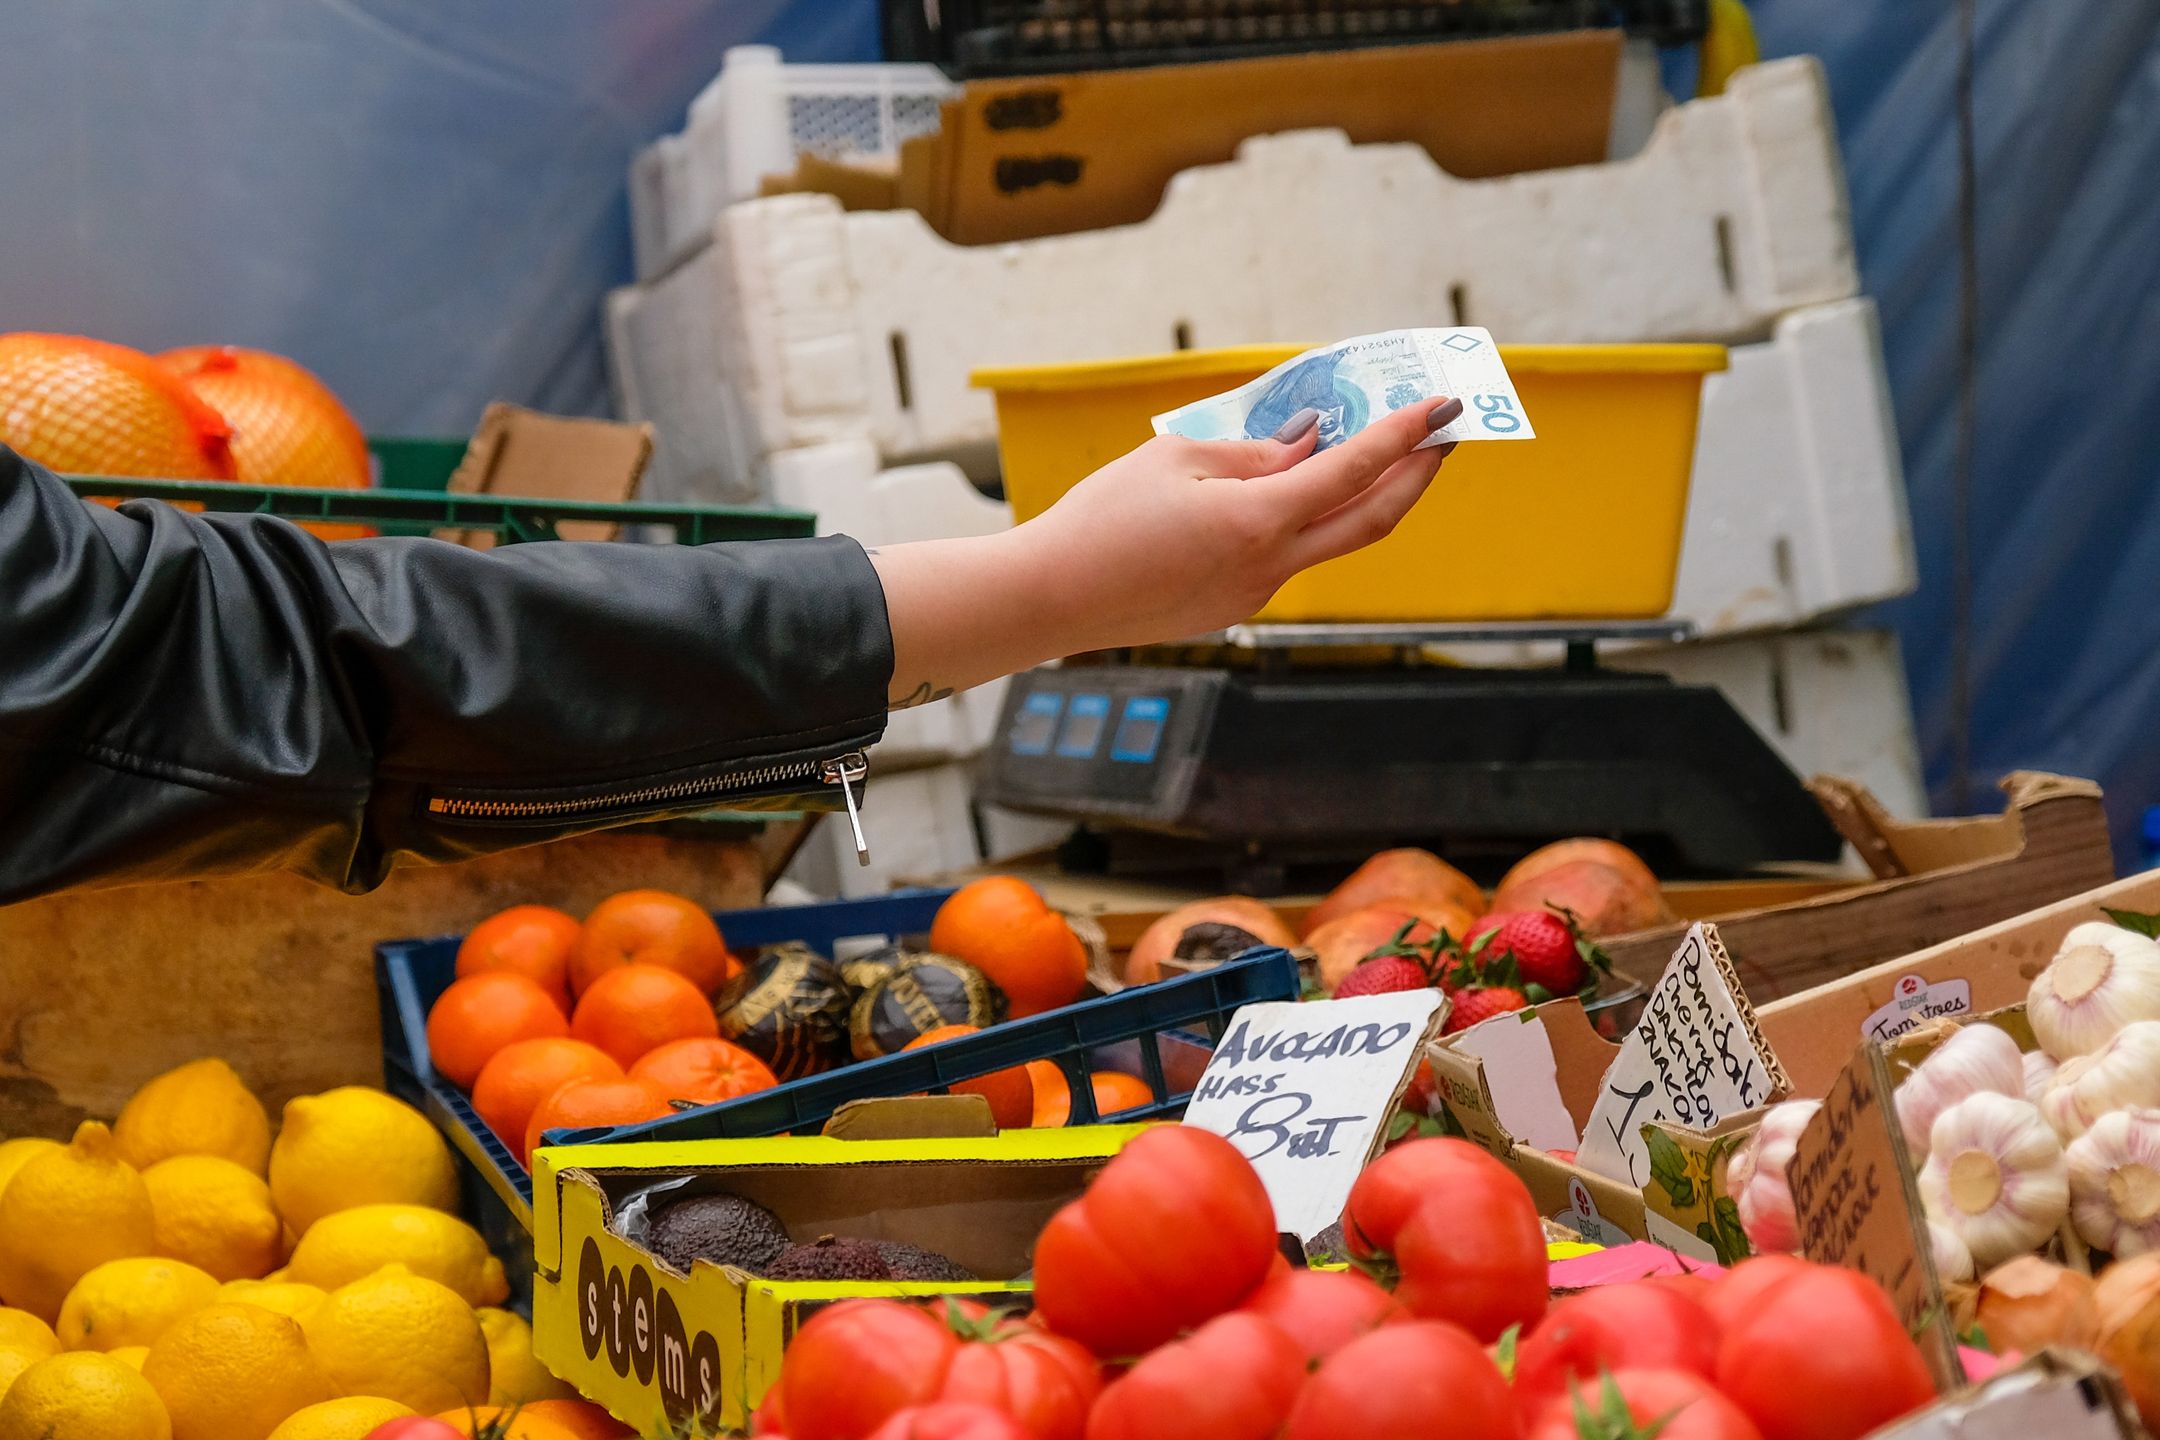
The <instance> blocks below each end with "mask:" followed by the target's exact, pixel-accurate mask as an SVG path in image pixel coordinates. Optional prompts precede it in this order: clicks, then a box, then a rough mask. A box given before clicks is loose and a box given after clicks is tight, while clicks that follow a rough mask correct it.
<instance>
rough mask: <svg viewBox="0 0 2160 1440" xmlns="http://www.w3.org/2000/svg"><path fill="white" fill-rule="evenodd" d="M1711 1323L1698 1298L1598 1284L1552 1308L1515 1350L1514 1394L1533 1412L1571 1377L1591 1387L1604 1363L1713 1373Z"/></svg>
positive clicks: (1560, 1393) (1640, 1286)
mask: <svg viewBox="0 0 2160 1440" xmlns="http://www.w3.org/2000/svg"><path fill="white" fill-rule="evenodd" d="M1717 1360H1718V1329H1717V1325H1716V1323H1715V1322H1714V1321H1712V1320H1711V1318H1710V1317H1709V1316H1708V1315H1706V1314H1704V1313H1703V1309H1702V1307H1701V1306H1700V1305H1697V1304H1696V1303H1695V1302H1694V1301H1692V1300H1688V1299H1686V1298H1684V1297H1683V1296H1681V1295H1679V1294H1678V1293H1676V1292H1674V1291H1672V1290H1668V1289H1664V1288H1662V1287H1660V1286H1656V1285H1651V1284H1648V1283H1644V1282H1638V1283H1636V1284H1632V1285H1600V1286H1598V1287H1596V1288H1595V1289H1591V1290H1585V1291H1582V1292H1581V1293H1580V1294H1576V1295H1570V1296H1568V1297H1567V1298H1566V1299H1565V1300H1562V1301H1561V1302H1560V1303H1559V1304H1557V1305H1555V1306H1553V1307H1552V1312H1551V1313H1550V1314H1548V1315H1547V1316H1546V1317H1545V1318H1544V1319H1543V1320H1540V1321H1539V1322H1538V1325H1537V1328H1536V1329H1535V1330H1532V1331H1531V1332H1530V1333H1529V1334H1528V1335H1525V1336H1524V1337H1523V1339H1522V1344H1521V1345H1520V1347H1518V1348H1517V1350H1516V1352H1515V1393H1516V1395H1517V1396H1518V1397H1520V1403H1521V1405H1522V1409H1523V1413H1524V1414H1525V1415H1535V1414H1537V1413H1539V1412H1540V1411H1541V1410H1543V1409H1544V1408H1545V1406H1546V1405H1547V1404H1548V1403H1550V1402H1551V1401H1554V1400H1559V1399H1564V1398H1565V1397H1566V1395H1567V1393H1568V1385H1569V1382H1570V1381H1573V1382H1576V1383H1578V1384H1581V1385H1584V1386H1585V1387H1586V1388H1588V1389H1594V1388H1595V1382H1596V1379H1597V1376H1598V1374H1599V1372H1601V1371H1605V1370H1679V1371H1684V1372H1686V1373H1687V1374H1690V1375H1700V1376H1702V1377H1703V1378H1704V1379H1705V1380H1707V1379H1709V1378H1711V1377H1712V1376H1714V1375H1716V1374H1717Z"/></svg>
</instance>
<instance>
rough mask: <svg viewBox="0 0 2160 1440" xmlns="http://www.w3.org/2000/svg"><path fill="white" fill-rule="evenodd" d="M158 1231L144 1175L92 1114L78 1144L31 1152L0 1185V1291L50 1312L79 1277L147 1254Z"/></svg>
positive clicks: (36, 1311)
mask: <svg viewBox="0 0 2160 1440" xmlns="http://www.w3.org/2000/svg"><path fill="white" fill-rule="evenodd" d="M154 1238H155V1236H154V1234H153V1231H152V1227H151V1223H150V1192H149V1191H148V1190H147V1189H146V1188H144V1186H143V1182H142V1176H140V1175H138V1174H136V1173H135V1169H134V1167H133V1166H131V1165H129V1164H128V1163H127V1162H126V1161H124V1160H122V1159H121V1158H120V1157H119V1155H118V1154H117V1153H116V1147H115V1146H114V1144H113V1136H112V1132H111V1131H110V1130H108V1129H106V1128H105V1127H104V1126H103V1125H100V1124H99V1123H98V1122H97V1121H95V1120H86V1121H84V1122H83V1124H82V1127H81V1128H80V1129H78V1130H77V1131H76V1132H75V1141H74V1143H73V1144H71V1145H66V1146H62V1147H61V1148H60V1149H57V1150H51V1151H47V1152H45V1153H42V1154H39V1155H35V1156H32V1157H31V1159H30V1161H29V1163H27V1164H25V1165H24V1166H23V1167H22V1169H20V1170H18V1171H16V1172H15V1178H14V1179H13V1180H10V1181H9V1182H8V1187H7V1189H6V1191H5V1192H0V1295H4V1296H6V1297H7V1300H8V1303H9V1304H11V1305H16V1306H19V1307H21V1308H22V1309H24V1310H28V1311H29V1312H30V1313H31V1314H33V1315H36V1316H38V1317H39V1318H40V1319H44V1320H50V1319H52V1318H53V1317H55V1316H57V1315H58V1314H59V1313H60V1302H61V1301H63V1300H65V1299H66V1298H67V1293H68V1291H70V1290H72V1289H73V1288H74V1287H75V1282H76V1281H77V1280H80V1279H82V1277H83V1276H85V1275H87V1274H89V1273H90V1272H91V1271H92V1270H94V1269H96V1268H97V1267H98V1266H100V1265H102V1264H104V1263H105V1262H106V1261H107V1260H124V1259H126V1258H128V1257H129V1256H131V1255H148V1254H149V1253H150V1251H151V1246H152V1242H153V1240H154Z"/></svg>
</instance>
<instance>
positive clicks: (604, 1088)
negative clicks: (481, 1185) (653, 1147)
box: [525, 1077, 675, 1158]
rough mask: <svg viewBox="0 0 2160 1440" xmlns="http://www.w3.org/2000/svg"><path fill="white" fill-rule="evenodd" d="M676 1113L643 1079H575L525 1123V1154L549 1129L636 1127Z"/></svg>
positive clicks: (528, 1154)
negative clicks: (597, 1126)
mask: <svg viewBox="0 0 2160 1440" xmlns="http://www.w3.org/2000/svg"><path fill="white" fill-rule="evenodd" d="M674 1113H675V1107H674V1106H672V1105H670V1104H668V1102H667V1097H666V1096H665V1095H662V1094H661V1093H660V1092H659V1091H658V1090H655V1089H653V1087H652V1086H650V1085H648V1084H646V1083H645V1082H644V1081H643V1080H632V1079H629V1078H628V1077H625V1078H623V1079H621V1080H572V1081H571V1082H570V1083H569V1084H567V1085H565V1086H563V1087H562V1088H561V1089H559V1090H557V1091H556V1092H555V1093H554V1094H552V1095H550V1096H548V1097H547V1099H545V1100H543V1101H541V1102H540V1103H539V1104H538V1105H536V1106H534V1107H533V1113H532V1119H530V1120H528V1121H526V1122H525V1154H526V1156H527V1157H528V1158H530V1156H531V1155H532V1152H533V1151H534V1150H535V1149H536V1148H538V1146H539V1144H540V1137H541V1136H542V1135H543V1134H545V1133H546V1132H547V1131H550V1130H571V1129H582V1128H584V1127H585V1126H588V1125H635V1124H637V1123H638V1122H639V1121H640V1120H663V1119H665V1118H667V1117H668V1116H670V1115H672V1114H674Z"/></svg>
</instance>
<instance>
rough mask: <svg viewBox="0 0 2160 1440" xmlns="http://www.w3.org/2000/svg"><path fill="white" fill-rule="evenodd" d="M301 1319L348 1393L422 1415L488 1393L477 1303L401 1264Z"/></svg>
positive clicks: (311, 1342) (315, 1348)
mask: <svg viewBox="0 0 2160 1440" xmlns="http://www.w3.org/2000/svg"><path fill="white" fill-rule="evenodd" d="M301 1326H302V1328H303V1329H305V1330H306V1331H307V1342H308V1348H309V1349H311V1350H313V1351H314V1352H315V1355H316V1358H317V1359H319V1360H321V1362H322V1366H323V1369H324V1370H326V1371H328V1372H329V1374H330V1378H331V1379H332V1380H334V1381H335V1382H336V1383H337V1384H338V1385H339V1386H340V1387H341V1388H342V1389H343V1390H344V1391H345V1392H346V1393H347V1394H349V1395H381V1396H384V1397H386V1398H388V1399H391V1400H395V1401H397V1402H398V1403H399V1404H401V1405H410V1406H411V1407H412V1408H413V1409H414V1410H416V1411H418V1412H419V1413H420V1414H423V1415H433V1414H435V1413H436V1412H437V1411H441V1410H452V1409H458V1408H461V1407H464V1406H468V1405H478V1404H481V1403H482V1402H484V1401H485V1400H486V1399H487V1393H488V1343H487V1337H486V1336H485V1335H483V1334H482V1333H481V1331H480V1321H479V1320H478V1319H477V1318H476V1317H475V1316H474V1315H473V1312H472V1307H471V1306H469V1305H467V1304H466V1303H465V1302H464V1301H463V1300H460V1299H459V1298H458V1296H457V1292H456V1291H454V1290H451V1289H450V1288H449V1287H447V1286H444V1285H439V1284H437V1283H436V1282H435V1281H433V1280H429V1279H427V1278H425V1277H423V1276H419V1275H415V1274H413V1273H412V1272H411V1271H410V1270H408V1269H406V1268H405V1267H404V1266H403V1265H389V1266H386V1267H384V1268H383V1269H381V1270H378V1271H376V1272H375V1273H374V1274H372V1275H370V1276H368V1277H367V1278H366V1279H364V1280H355V1281H354V1282H353V1283H352V1284H350V1285H347V1286H344V1287H343V1288H341V1289H338V1290H333V1291H332V1292H331V1293H330V1298H329V1299H327V1300H325V1301H324V1302H323V1303H322V1304H320V1305H318V1306H316V1307H315V1308H314V1309H313V1310H311V1311H309V1312H308V1314H307V1318H306V1319H304V1320H303V1321H301ZM182 1440H186V1437H182Z"/></svg>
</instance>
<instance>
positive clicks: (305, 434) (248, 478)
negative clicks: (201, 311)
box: [157, 345, 375, 540]
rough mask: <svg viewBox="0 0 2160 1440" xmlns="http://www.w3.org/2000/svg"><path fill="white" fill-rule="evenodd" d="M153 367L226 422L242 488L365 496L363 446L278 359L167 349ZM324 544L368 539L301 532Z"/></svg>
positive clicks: (350, 530) (318, 385)
mask: <svg viewBox="0 0 2160 1440" xmlns="http://www.w3.org/2000/svg"><path fill="white" fill-rule="evenodd" d="M157 360H158V363H159V364H160V365H162V366H164V367H165V368H166V369H167V370H170V371H171V372H172V373H173V374H175V375H177V376H179V377H180V378H181V380H182V381H184V382H185V383H186V384H187V386H188V388H189V389H191V390H193V391H194V392H195V393H196V394H197V395H199V396H201V397H202V398H203V399H204V400H205V401H207V402H208V403H209V404H210V405H211V406H213V407H214V408H215V409H216V410H217V412H218V413H219V414H220V415H223V416H224V417H225V418H226V419H227V420H230V421H231V422H232V427H233V437H232V455H233V468H234V471H235V473H236V477H237V478H238V479H239V480H240V481H241V483H243V484H247V485H301V486H306V487H308V488H310V489H317V490H365V489H366V488H368V486H369V484H371V483H372V477H371V476H370V474H369V467H368V451H367V439H366V437H365V436H363V435H362V434H361V433H360V424H359V422H358V421H356V420H354V419H353V417H352V414H351V412H349V411H347V410H346V408H345V406H344V405H343V404H342V403H340V401H339V400H338V398H337V396H336V395H335V394H333V393H332V392H331V389H330V387H329V386H327V385H325V384H323V382H322V381H320V380H318V379H317V378H315V376H314V375H313V374H312V373H310V372H309V371H308V370H306V369H304V368H303V367H301V366H300V365H298V364H296V363H294V362H293V361H291V360H288V359H286V358H285V357H284V356H282V355H273V354H270V353H269V352H268V351H264V350H243V349H240V348H238V347H236V346H231V345H192V346H189V347H188V348H187V349H184V350H168V351H166V352H165V353H164V354H162V355H160V356H158V357H157ZM306 528H307V529H309V530H311V531H313V532H314V533H315V534H317V535H319V536H321V537H322V538H323V539H325V540H350V539H354V538H356V537H358V536H362V535H372V534H374V533H375V532H374V530H372V529H371V528H369V527H368V526H365V525H309V526H307V527H306Z"/></svg>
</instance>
